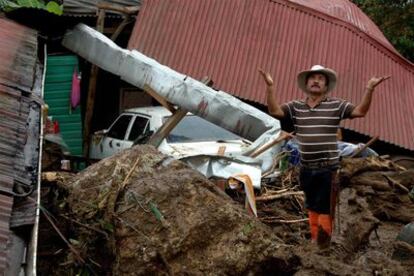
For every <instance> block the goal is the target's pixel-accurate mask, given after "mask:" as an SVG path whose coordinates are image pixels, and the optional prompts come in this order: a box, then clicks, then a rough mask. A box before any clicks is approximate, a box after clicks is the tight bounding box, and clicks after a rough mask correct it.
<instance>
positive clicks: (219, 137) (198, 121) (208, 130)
mask: <svg viewBox="0 0 414 276" xmlns="http://www.w3.org/2000/svg"><path fill="white" fill-rule="evenodd" d="M241 139H242V138H241V137H240V136H237V135H236V134H233V133H231V132H230V131H228V130H225V129H224V128H221V127H219V126H217V125H215V124H213V123H210V122H209V121H206V120H204V119H203V118H200V117H198V116H195V115H187V116H185V117H184V118H183V119H182V120H181V121H180V122H179V123H178V124H177V126H176V127H175V128H174V129H173V130H172V131H171V133H170V134H169V135H168V137H167V141H168V142H169V143H187V142H207V141H228V140H241Z"/></svg>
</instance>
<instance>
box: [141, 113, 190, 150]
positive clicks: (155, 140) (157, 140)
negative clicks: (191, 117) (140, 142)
mask: <svg viewBox="0 0 414 276" xmlns="http://www.w3.org/2000/svg"><path fill="white" fill-rule="evenodd" d="M187 113H188V111H187V110H186V109H183V108H179V109H177V110H176V111H175V112H174V114H173V115H172V116H171V117H170V118H168V120H167V121H166V122H165V123H164V124H163V125H162V126H161V127H160V128H159V129H158V130H157V131H156V132H155V133H154V134H153V135H152V136H151V138H150V140H149V141H148V143H147V144H149V145H153V146H154V147H156V148H157V147H158V146H159V145H160V144H161V141H162V140H163V139H164V138H165V137H167V135H168V134H170V132H171V130H173V128H174V127H175V126H176V125H177V124H178V123H179V122H180V121H181V119H182V118H184V116H185V115H186V114H187Z"/></svg>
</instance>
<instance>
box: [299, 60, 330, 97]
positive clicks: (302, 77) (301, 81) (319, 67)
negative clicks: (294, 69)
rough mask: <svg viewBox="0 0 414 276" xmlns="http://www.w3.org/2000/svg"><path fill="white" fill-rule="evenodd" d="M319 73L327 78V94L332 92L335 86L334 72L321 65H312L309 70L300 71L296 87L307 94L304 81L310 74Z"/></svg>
mask: <svg viewBox="0 0 414 276" xmlns="http://www.w3.org/2000/svg"><path fill="white" fill-rule="evenodd" d="M313 73H321V74H324V75H325V76H326V77H327V78H328V90H327V91H326V92H329V91H331V90H333V89H334V88H335V86H336V72H335V71H334V70H332V69H329V68H325V67H323V66H322V65H313V66H312V68H311V69H310V70H306V71H302V72H300V73H299V75H298V86H299V88H300V89H302V90H303V91H305V92H308V91H307V89H306V79H307V77H308V76H309V75H310V74H313Z"/></svg>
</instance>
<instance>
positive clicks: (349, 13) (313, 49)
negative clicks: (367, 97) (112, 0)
mask: <svg viewBox="0 0 414 276" xmlns="http://www.w3.org/2000/svg"><path fill="white" fill-rule="evenodd" d="M296 2H298V3H293V2H291V1H282V0H273V1H267V0H261V1H258V0H231V1H230V0H229V1H218V0H204V1H191V0H148V1H145V2H144V3H143V6H142V7H141V11H140V15H139V17H138V19H137V22H136V25H135V28H134V31H133V34H132V36H131V39H130V41H129V48H130V49H131V48H134V49H138V50H139V51H141V52H143V53H144V54H146V55H148V56H150V57H153V58H155V59H156V60H158V61H159V62H161V63H162V64H165V65H167V66H170V67H172V68H174V69H175V70H177V71H179V72H182V73H185V74H188V75H191V76H192V77H194V78H198V79H201V78H202V77H203V76H206V75H208V76H209V77H211V78H212V79H213V80H214V83H215V87H217V88H219V89H221V90H224V91H227V92H229V93H232V94H233V95H235V96H238V97H241V98H244V99H248V100H251V101H256V102H259V103H262V104H266V99H265V96H266V95H265V92H264V91H265V85H264V82H263V81H262V80H261V78H260V76H259V74H258V72H257V68H258V67H261V68H264V69H265V70H267V71H269V72H270V73H271V74H272V75H273V76H274V79H275V83H276V85H277V99H278V101H279V102H281V103H282V102H286V101H289V100H292V99H295V98H302V97H304V95H303V93H302V92H301V91H300V90H299V89H298V88H297V85H296V75H297V73H298V72H300V71H302V70H304V69H308V68H310V66H311V65H313V64H322V65H324V66H327V67H330V68H334V69H335V70H336V71H337V72H338V75H339V82H338V87H337V89H336V90H335V91H333V92H332V96H336V97H341V98H345V99H348V100H350V101H352V102H354V103H358V102H359V101H360V99H361V97H362V95H363V92H364V87H365V85H366V82H367V81H368V79H369V78H370V77H371V76H373V75H388V74H390V75H392V78H391V79H390V80H388V81H386V82H385V83H383V84H381V86H380V87H378V88H377V90H376V91H375V95H374V98H373V102H372V105H371V110H370V112H369V113H368V115H367V117H366V118H364V119H354V120H352V121H346V122H345V127H346V128H348V129H351V130H354V131H357V132H359V133H363V134H366V135H371V136H374V135H377V134H378V135H379V136H380V139H382V140H383V141H387V142H390V143H392V144H396V145H398V146H401V147H404V148H407V149H410V150H414V139H413V137H414V120H412V114H413V111H412V107H413V106H414V93H413V92H414V91H413V90H414V66H413V64H411V63H410V62H408V61H407V60H405V59H403V58H402V57H401V56H400V55H399V54H398V53H396V51H395V50H394V49H393V48H392V47H390V45H389V43H386V42H384V40H385V38H384V37H383V36H382V35H381V33H380V32H379V31H378V28H376V27H373V26H374V23H372V22H371V23H370V24H368V23H367V22H368V20H369V19H367V17H366V16H365V15H364V14H363V13H362V12H361V11H358V8H357V7H355V6H354V5H353V4H352V3H350V2H348V1H342V0H335V1H332V0H326V1H322V0H320V1H316V2H318V3H319V4H320V7H328V6H329V5H331V6H334V7H336V6H335V5H334V4H335V3H337V4H338V5H337V6H340V5H345V4H346V3H348V4H347V5H346V7H348V8H347V9H341V12H339V10H338V12H334V11H336V9H331V11H332V12H330V13H329V14H326V11H325V10H324V9H322V8H319V10H315V8H317V5H313V3H314V2H313V1H296ZM299 2H300V4H299ZM306 3H308V5H307V6H303V5H304V4H306ZM342 12H343V13H344V14H343V16H339V15H338V14H339V13H342ZM334 15H336V16H337V17H333V16H334ZM347 18H348V20H345V19H347ZM361 26H362V27H361ZM361 28H362V29H363V30H364V31H363V30H361ZM364 28H365V29H364Z"/></svg>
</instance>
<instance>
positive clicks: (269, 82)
mask: <svg viewBox="0 0 414 276" xmlns="http://www.w3.org/2000/svg"><path fill="white" fill-rule="evenodd" d="M258 70H259V73H260V74H261V75H262V77H263V79H264V81H265V82H266V84H267V85H268V86H272V85H273V79H272V77H271V76H270V74H269V73H267V72H265V71H263V69H261V68H259V69H258Z"/></svg>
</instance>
